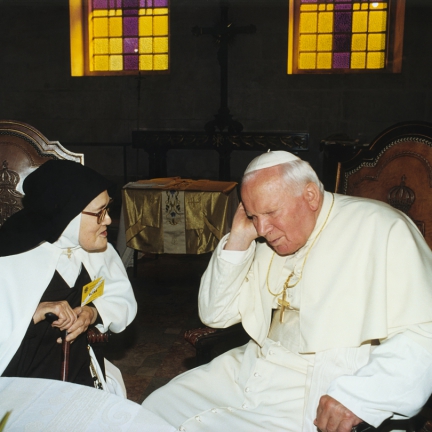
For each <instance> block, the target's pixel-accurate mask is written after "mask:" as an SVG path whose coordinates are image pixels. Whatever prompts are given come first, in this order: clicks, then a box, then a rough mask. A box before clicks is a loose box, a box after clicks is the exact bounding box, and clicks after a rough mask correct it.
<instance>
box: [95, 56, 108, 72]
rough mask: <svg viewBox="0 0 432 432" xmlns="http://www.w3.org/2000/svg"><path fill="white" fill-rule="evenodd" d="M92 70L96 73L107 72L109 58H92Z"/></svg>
mask: <svg viewBox="0 0 432 432" xmlns="http://www.w3.org/2000/svg"><path fill="white" fill-rule="evenodd" d="M94 69H95V70H96V71H107V70H109V56H107V55H101V56H94Z"/></svg>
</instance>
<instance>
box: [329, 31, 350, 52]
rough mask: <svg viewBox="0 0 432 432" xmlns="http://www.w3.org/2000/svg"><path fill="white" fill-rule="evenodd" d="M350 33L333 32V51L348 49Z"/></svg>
mask: <svg viewBox="0 0 432 432" xmlns="http://www.w3.org/2000/svg"><path fill="white" fill-rule="evenodd" d="M350 49H351V34H335V35H334V37H333V52H342V51H350Z"/></svg>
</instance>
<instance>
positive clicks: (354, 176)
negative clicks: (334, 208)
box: [335, 122, 432, 247]
mask: <svg viewBox="0 0 432 432" xmlns="http://www.w3.org/2000/svg"><path fill="white" fill-rule="evenodd" d="M335 191H336V192H338V193H342V194H346V195H353V196H359V197H365V198H372V199H376V200H379V201H384V202H386V203H388V204H390V205H392V206H393V207H395V208H397V209H399V210H401V211H403V212H404V213H406V214H407V215H408V216H410V217H411V219H412V220H413V221H414V222H415V223H416V225H417V226H418V228H419V230H420V231H421V232H422V234H423V236H424V237H425V239H426V241H427V243H428V245H429V247H432V199H431V193H432V124H431V123H425V122H404V123H398V124H396V125H395V126H392V127H390V128H388V129H386V130H385V131H384V132H383V133H381V134H380V135H378V136H377V137H376V138H375V139H374V140H373V141H372V143H371V144H370V146H369V147H367V148H365V149H360V150H359V151H358V152H357V153H356V155H355V156H354V157H353V158H352V159H350V160H348V161H345V162H339V163H338V166H337V173H336V185H335Z"/></svg>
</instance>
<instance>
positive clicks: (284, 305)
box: [278, 289, 290, 323]
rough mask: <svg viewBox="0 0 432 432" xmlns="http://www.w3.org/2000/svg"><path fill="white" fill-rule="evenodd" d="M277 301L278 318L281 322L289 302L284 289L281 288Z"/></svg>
mask: <svg viewBox="0 0 432 432" xmlns="http://www.w3.org/2000/svg"><path fill="white" fill-rule="evenodd" d="M278 303H279V305H280V307H281V311H280V316H279V320H280V322H281V323H283V319H284V312H285V308H287V309H288V308H289V307H290V302H289V301H287V299H286V289H284V290H283V294H282V298H279V299H278Z"/></svg>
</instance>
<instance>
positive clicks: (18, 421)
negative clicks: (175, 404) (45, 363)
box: [0, 377, 175, 432]
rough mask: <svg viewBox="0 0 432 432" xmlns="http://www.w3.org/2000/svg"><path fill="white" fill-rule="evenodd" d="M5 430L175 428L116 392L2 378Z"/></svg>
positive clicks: (0, 407)
mask: <svg viewBox="0 0 432 432" xmlns="http://www.w3.org/2000/svg"><path fill="white" fill-rule="evenodd" d="M7 411H11V414H10V416H9V419H8V422H7V423H6V428H5V429H4V432H22V431H46V432H58V431H63V432H76V431H80V432H86V431H88V432H95V431H104V432H120V431H128V432H134V431H136V432H171V431H174V430H175V428H174V427H172V426H170V425H169V424H168V423H167V422H166V421H164V420H162V419H161V418H159V417H157V416H156V415H155V414H153V413H151V412H150V411H148V410H146V409H145V408H143V407H141V406H140V405H138V404H136V403H134V402H132V401H130V400H127V399H122V398H120V397H118V396H116V395H114V394H110V393H106V392H104V391H101V390H96V389H93V388H91V387H86V386H81V385H78V384H72V383H68V382H63V381H54V380H47V379H38V378H5V377H2V378H0V419H1V418H2V417H3V416H4V415H5V413H6V412H7Z"/></svg>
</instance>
